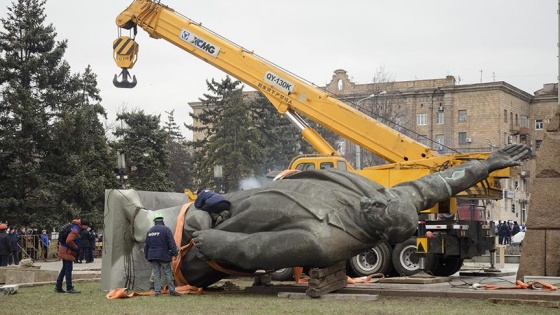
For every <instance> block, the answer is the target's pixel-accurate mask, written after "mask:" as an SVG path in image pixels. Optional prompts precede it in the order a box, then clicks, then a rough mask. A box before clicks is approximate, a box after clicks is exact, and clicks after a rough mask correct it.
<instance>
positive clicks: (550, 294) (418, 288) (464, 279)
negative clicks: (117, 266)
mask: <svg viewBox="0 0 560 315" xmlns="http://www.w3.org/2000/svg"><path fill="white" fill-rule="evenodd" d="M34 265H36V266H41V269H43V270H56V271H58V270H60V268H61V267H62V263H61V262H60V261H49V262H42V261H39V262H36V263H35V264H34ZM488 267H489V265H488V264H485V263H471V262H468V263H465V265H464V266H463V269H461V271H460V272H459V273H457V274H455V275H453V276H452V277H450V280H449V281H446V282H440V283H431V284H409V283H380V282H378V283H368V284H355V285H348V286H347V287H346V288H344V289H342V290H340V291H339V292H340V293H366V294H379V295H394V296H439V297H455V298H497V299H523V300H553V301H560V291H558V290H556V291H547V290H532V289H523V290H520V289H500V290H486V289H484V288H477V289H475V288H473V286H472V285H473V284H487V285H497V286H506V287H511V286H513V284H514V283H515V277H516V273H517V269H518V267H519V265H518V264H505V265H504V267H503V268H499V266H496V267H497V268H499V269H500V270H501V271H502V272H503V275H496V276H486V275H479V276H463V275H462V274H465V273H466V272H482V271H484V270H485V269H487V268H488ZM100 271H101V259H100V258H99V259H95V261H94V262H93V263H89V264H74V273H77V274H79V273H100ZM229 280H231V279H229ZM541 281H544V280H541ZM558 282H560V281H559V280H558V278H555V279H554V281H553V282H552V284H554V285H556V286H558V285H560V283H558ZM306 288H307V285H306V284H294V283H293V282H274V285H273V286H265V287H263V286H261V287H248V288H246V289H245V290H246V291H247V292H252V293H257V294H277V293H278V292H284V291H288V292H305V290H306Z"/></svg>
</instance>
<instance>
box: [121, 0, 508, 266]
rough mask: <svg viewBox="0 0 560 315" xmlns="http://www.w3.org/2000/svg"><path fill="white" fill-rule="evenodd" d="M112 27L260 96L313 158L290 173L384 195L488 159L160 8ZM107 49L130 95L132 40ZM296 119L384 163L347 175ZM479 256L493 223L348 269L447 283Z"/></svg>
mask: <svg viewBox="0 0 560 315" xmlns="http://www.w3.org/2000/svg"><path fill="white" fill-rule="evenodd" d="M116 24H117V26H118V27H119V28H122V29H126V30H133V31H134V34H136V29H137V27H140V28H142V29H143V30H144V31H146V32H147V33H148V34H149V35H150V36H151V37H153V38H155V39H159V38H162V39H164V40H166V41H168V42H169V43H171V44H173V45H175V46H177V47H179V48H181V49H183V50H184V51H186V52H188V53H190V54H192V55H194V56H196V57H198V58H200V59H202V60H203V61H206V62H207V63H209V64H211V65H212V66H214V67H217V68H219V69H221V70H222V71H224V72H225V73H227V74H229V75H231V76H233V77H235V78H237V79H238V80H240V81H242V82H244V83H245V84H247V85H249V86H251V87H253V88H255V89H256V90H258V91H260V92H261V93H262V94H264V95H265V96H266V97H267V98H268V100H269V101H270V102H271V103H272V105H273V106H274V107H275V108H276V109H277V110H278V112H279V113H281V114H283V115H285V116H286V117H287V118H288V119H290V121H292V122H293V123H294V124H295V125H296V126H297V127H298V128H299V129H300V130H301V134H302V136H303V138H304V139H305V140H306V141H308V142H309V143H310V144H311V145H312V146H313V147H314V148H315V150H317V152H318V153H319V154H318V155H316V156H311V157H310V156H305V157H302V158H298V159H295V160H294V161H292V163H291V164H290V168H292V169H302V168H305V167H307V166H309V165H310V164H312V165H315V166H314V167H315V168H319V165H320V164H321V163H325V164H330V165H332V166H333V167H337V168H342V169H348V171H352V172H356V173H359V174H361V175H363V176H365V177H367V178H369V179H371V180H373V181H375V182H378V183H379V184H382V185H384V186H386V187H391V186H393V185H395V184H398V183H401V182H404V181H411V180H414V179H417V178H419V177H422V176H424V175H427V174H430V173H433V172H437V171H440V170H442V169H445V168H448V167H452V166H455V165H458V164H461V163H464V162H465V161H468V160H472V159H484V158H486V157H487V156H488V153H469V154H452V155H440V154H438V152H437V151H435V150H432V149H430V148H429V147H427V146H425V145H423V144H421V143H419V142H417V141H415V140H413V139H411V138H409V137H407V136H405V135H403V134H401V133H399V132H397V131H395V130H393V129H391V128H390V127H388V126H386V125H384V124H382V123H380V122H378V121H376V120H375V119H373V118H371V117H370V116H367V115H365V114H363V113H361V112H360V111H358V110H356V109H354V108H352V107H351V106H349V105H347V104H345V103H344V102H342V101H340V100H338V99H336V98H335V97H333V96H332V95H330V94H329V93H328V92H326V91H324V90H321V89H319V88H317V87H315V86H313V85H312V84H309V83H307V82H305V81H304V80H302V79H300V78H298V77H296V76H294V75H292V74H290V73H289V72H287V71H285V70H283V69H281V68H279V67H277V66H275V65H274V64H272V63H270V62H268V61H267V60H265V59H263V58H261V57H259V56H257V55H256V54H254V53H253V52H252V51H248V50H246V49H244V48H243V47H241V46H239V45H236V44H234V43H232V42H231V41H229V40H227V39H225V38H223V37H221V36H220V35H218V34H216V33H214V32H212V31H210V30H208V29H207V28H205V27H203V26H202V25H201V24H200V23H196V22H194V21H192V20H190V19H188V18H186V17H184V16H182V15H181V14H179V13H177V12H175V11H174V10H173V9H171V8H169V7H168V6H165V5H163V4H161V3H160V1H154V0H135V1H133V2H132V4H130V6H129V7H128V8H126V9H125V10H124V11H123V12H121V13H120V14H119V15H118V16H117V18H116ZM113 49H114V55H113V57H114V59H115V62H116V63H117V65H118V66H119V67H120V68H122V72H121V74H120V75H115V78H114V80H113V83H114V84H115V86H117V87H122V88H133V87H134V86H135V85H136V78H135V77H133V79H132V81H130V80H129V79H130V74H129V72H128V70H129V69H131V68H132V67H133V66H134V64H135V62H136V57H137V53H138V44H137V43H136V42H135V41H134V38H131V37H129V36H120V37H118V38H117V39H116V40H115V41H114V42H113ZM119 76H120V78H121V80H119ZM302 116H304V117H306V118H308V119H310V120H312V121H315V122H316V123H318V124H320V125H321V126H323V127H325V128H327V129H329V130H331V131H333V132H334V133H336V134H338V135H339V136H341V137H344V138H346V139H348V140H350V141H352V142H354V143H355V144H357V145H359V146H360V147H362V148H364V149H365V150H368V151H370V152H373V153H375V154H376V155H378V156H380V157H382V158H383V159H385V160H386V161H387V162H389V163H388V164H384V165H380V166H375V167H367V168H364V169H363V170H354V169H353V168H352V167H351V166H349V165H348V164H347V163H346V162H345V160H344V159H343V158H342V157H341V156H340V154H339V153H338V152H337V151H336V150H335V149H334V148H333V147H332V146H331V145H330V144H329V143H328V142H327V141H326V140H325V139H324V138H322V137H321V135H319V133H318V132H316V131H315V130H314V129H312V128H310V127H309V125H308V124H307V123H306V122H305V120H304V119H303V118H302ZM509 175H510V174H509V169H506V170H505V171H499V172H494V173H493V174H491V176H490V177H489V178H488V180H486V181H484V182H481V183H479V184H478V185H477V186H475V187H472V188H470V189H468V190H467V191H465V192H462V193H461V194H460V195H459V196H458V197H459V198H468V199H500V198H502V190H501V186H500V182H499V179H500V178H506V177H509ZM456 211H457V202H456V200H455V199H451V200H449V201H447V202H444V203H440V204H438V205H436V206H435V207H433V208H431V209H428V210H426V211H424V213H426V214H442V213H445V214H454V213H456ZM432 217H433V216H432ZM487 250H491V251H493V250H495V237H494V226H493V222H492V223H490V224H488V223H486V222H482V221H452V220H448V221H445V220H443V221H442V220H433V221H424V220H422V221H421V222H420V224H419V228H418V233H417V235H416V236H415V237H414V238H413V239H410V240H409V241H407V242H404V243H399V244H382V245H381V246H378V247H377V248H374V249H373V250H372V252H371V253H364V255H358V256H357V257H355V259H354V258H353V259H352V262H351V267H352V270H353V271H354V272H356V273H357V274H368V273H373V272H388V270H389V269H391V267H393V268H394V270H395V271H396V273H398V274H401V275H402V274H404V275H411V274H413V273H416V272H417V271H418V270H419V269H424V270H426V271H429V272H431V273H433V274H435V275H442V276H447V275H451V274H453V273H455V272H457V271H458V270H459V268H460V267H461V266H462V263H463V259H465V258H472V257H474V256H478V255H483V254H484V253H486V251H487ZM372 254H375V255H374V258H373V260H374V261H375V262H374V263H375V266H380V267H379V268H381V269H370V268H369V266H370V265H373V263H372V262H369V261H368V259H369V258H368V257H370V258H371V256H372ZM492 264H493V262H492ZM391 265H392V266H391ZM375 268H377V267H375Z"/></svg>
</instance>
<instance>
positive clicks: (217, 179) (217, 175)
mask: <svg viewBox="0 0 560 315" xmlns="http://www.w3.org/2000/svg"><path fill="white" fill-rule="evenodd" d="M223 177H224V175H223V172H222V165H214V186H216V189H217V190H218V192H219V193H220V194H223V193H224V191H222V178H223Z"/></svg>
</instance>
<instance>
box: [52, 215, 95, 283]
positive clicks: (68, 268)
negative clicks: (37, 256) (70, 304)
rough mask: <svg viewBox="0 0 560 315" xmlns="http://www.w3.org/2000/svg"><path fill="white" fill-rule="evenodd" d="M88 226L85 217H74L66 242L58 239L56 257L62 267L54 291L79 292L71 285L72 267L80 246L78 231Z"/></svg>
mask: <svg viewBox="0 0 560 315" xmlns="http://www.w3.org/2000/svg"><path fill="white" fill-rule="evenodd" d="M88 227H89V221H88V220H87V219H74V220H72V228H71V230H70V233H69V234H68V237H66V242H62V241H60V242H59V244H60V246H59V247H58V258H60V259H62V269H61V270H60V273H59V274H58V278H57V279H56V285H55V287H54V292H57V293H64V292H66V293H80V291H77V290H76V289H74V286H72V269H73V267H74V260H75V259H76V254H77V252H78V249H79V248H80V231H82V230H85V229H87V228H88ZM64 278H66V291H64V290H63V289H62V281H63V280H64Z"/></svg>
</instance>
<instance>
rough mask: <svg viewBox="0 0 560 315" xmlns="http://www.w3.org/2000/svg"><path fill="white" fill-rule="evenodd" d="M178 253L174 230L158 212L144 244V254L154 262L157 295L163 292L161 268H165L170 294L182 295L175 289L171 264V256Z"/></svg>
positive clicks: (153, 271)
mask: <svg viewBox="0 0 560 315" xmlns="http://www.w3.org/2000/svg"><path fill="white" fill-rule="evenodd" d="M178 253H179V252H178V250H177V245H176V244H175V239H174V238H173V232H171V229H170V228H168V227H167V226H165V224H164V223H163V215H161V213H157V214H156V215H155V217H154V226H152V227H151V228H150V229H149V230H148V233H147V234H146V243H145V244H144V255H145V257H146V259H147V260H148V261H149V262H150V263H151V264H152V274H153V276H154V291H155V292H156V296H159V295H160V294H161V269H163V274H164V275H165V279H166V280H167V285H168V287H169V295H171V296H179V295H181V294H179V293H178V292H177V291H175V283H174V279H173V271H172V270H171V264H170V262H171V256H177V254H178Z"/></svg>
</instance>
